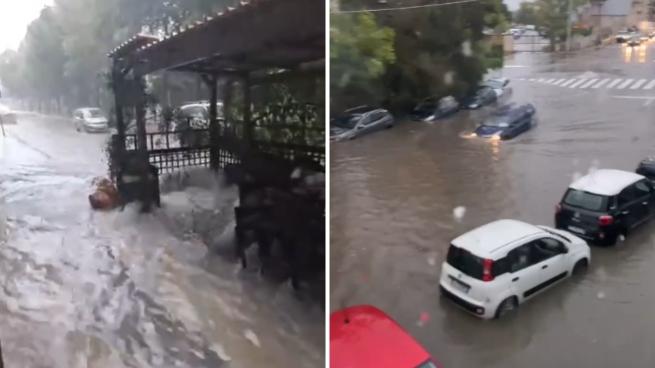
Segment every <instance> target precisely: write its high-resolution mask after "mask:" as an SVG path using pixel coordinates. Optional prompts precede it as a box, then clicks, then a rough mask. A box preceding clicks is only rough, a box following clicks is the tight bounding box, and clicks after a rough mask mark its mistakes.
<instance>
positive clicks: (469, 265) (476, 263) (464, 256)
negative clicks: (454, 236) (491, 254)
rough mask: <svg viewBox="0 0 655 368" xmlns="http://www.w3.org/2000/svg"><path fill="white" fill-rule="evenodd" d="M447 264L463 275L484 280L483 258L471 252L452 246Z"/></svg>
mask: <svg viewBox="0 0 655 368" xmlns="http://www.w3.org/2000/svg"><path fill="white" fill-rule="evenodd" d="M446 262H448V264H449V265H451V266H453V267H454V268H456V269H457V270H459V271H461V272H462V273H464V274H466V275H468V276H471V277H474V278H476V279H479V280H482V258H480V257H478V256H476V255H473V254H472V253H471V252H469V251H467V250H465V249H462V248H458V247H456V246H454V245H451V246H450V248H449V249H448V256H447V259H446Z"/></svg>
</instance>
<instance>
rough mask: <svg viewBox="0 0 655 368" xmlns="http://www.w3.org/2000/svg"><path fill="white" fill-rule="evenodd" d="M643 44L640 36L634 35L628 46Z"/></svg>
mask: <svg viewBox="0 0 655 368" xmlns="http://www.w3.org/2000/svg"><path fill="white" fill-rule="evenodd" d="M639 45H641V38H640V37H639V36H636V35H635V36H632V37H630V39H628V46H632V47H634V46H639Z"/></svg>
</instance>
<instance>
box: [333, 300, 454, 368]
mask: <svg viewBox="0 0 655 368" xmlns="http://www.w3.org/2000/svg"><path fill="white" fill-rule="evenodd" d="M330 367H331V368H367V367H371V368H377V367H394V368H442V367H441V366H440V365H438V364H437V363H436V362H435V361H434V359H433V358H431V357H430V354H429V353H428V352H427V351H426V350H425V348H423V347H422V346H421V345H420V344H419V343H418V342H416V340H414V338H413V337H412V336H410V335H409V334H408V333H407V332H406V331H405V330H404V329H403V328H402V327H401V326H400V325H399V324H398V323H396V321H394V320H393V319H392V318H391V317H389V316H388V315H387V314H386V313H384V312H383V311H381V310H380V309H378V308H375V307H373V306H370V305H359V306H354V307H349V308H345V309H342V310H339V311H336V312H334V313H332V314H331V315H330Z"/></svg>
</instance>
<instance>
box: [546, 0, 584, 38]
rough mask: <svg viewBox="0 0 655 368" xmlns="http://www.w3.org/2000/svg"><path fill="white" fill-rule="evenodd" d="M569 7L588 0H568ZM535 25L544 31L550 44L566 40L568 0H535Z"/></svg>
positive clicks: (572, 7) (575, 6)
mask: <svg viewBox="0 0 655 368" xmlns="http://www.w3.org/2000/svg"><path fill="white" fill-rule="evenodd" d="M570 1H571V9H576V8H577V7H578V6H580V5H583V4H586V3H588V2H589V1H588V0H570ZM535 9H536V13H537V19H538V21H537V25H538V26H539V27H540V28H541V29H543V30H544V31H545V34H546V37H547V38H548V39H549V40H550V41H551V44H552V45H557V44H561V43H563V42H565V41H566V37H567V26H568V17H569V16H570V14H569V0H537V1H536V2H535Z"/></svg>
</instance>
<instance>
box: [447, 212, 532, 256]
mask: <svg viewBox="0 0 655 368" xmlns="http://www.w3.org/2000/svg"><path fill="white" fill-rule="evenodd" d="M538 234H545V231H544V230H543V229H540V228H538V227H537V226H535V225H531V224H528V223H526V222H522V221H518V220H497V221H494V222H490V223H488V224H486V225H482V226H480V227H478V228H475V229H473V230H471V231H469V232H467V233H464V234H462V235H460V236H458V237H457V238H455V239H454V240H453V241H452V244H453V245H454V246H456V247H458V248H462V249H465V250H467V251H469V252H471V253H473V254H475V255H476V256H478V257H482V258H492V254H493V253H494V252H495V251H496V250H498V249H500V248H503V247H505V246H506V245H509V244H511V243H514V242H515V241H517V240H520V239H523V238H526V237H529V236H533V235H538Z"/></svg>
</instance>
